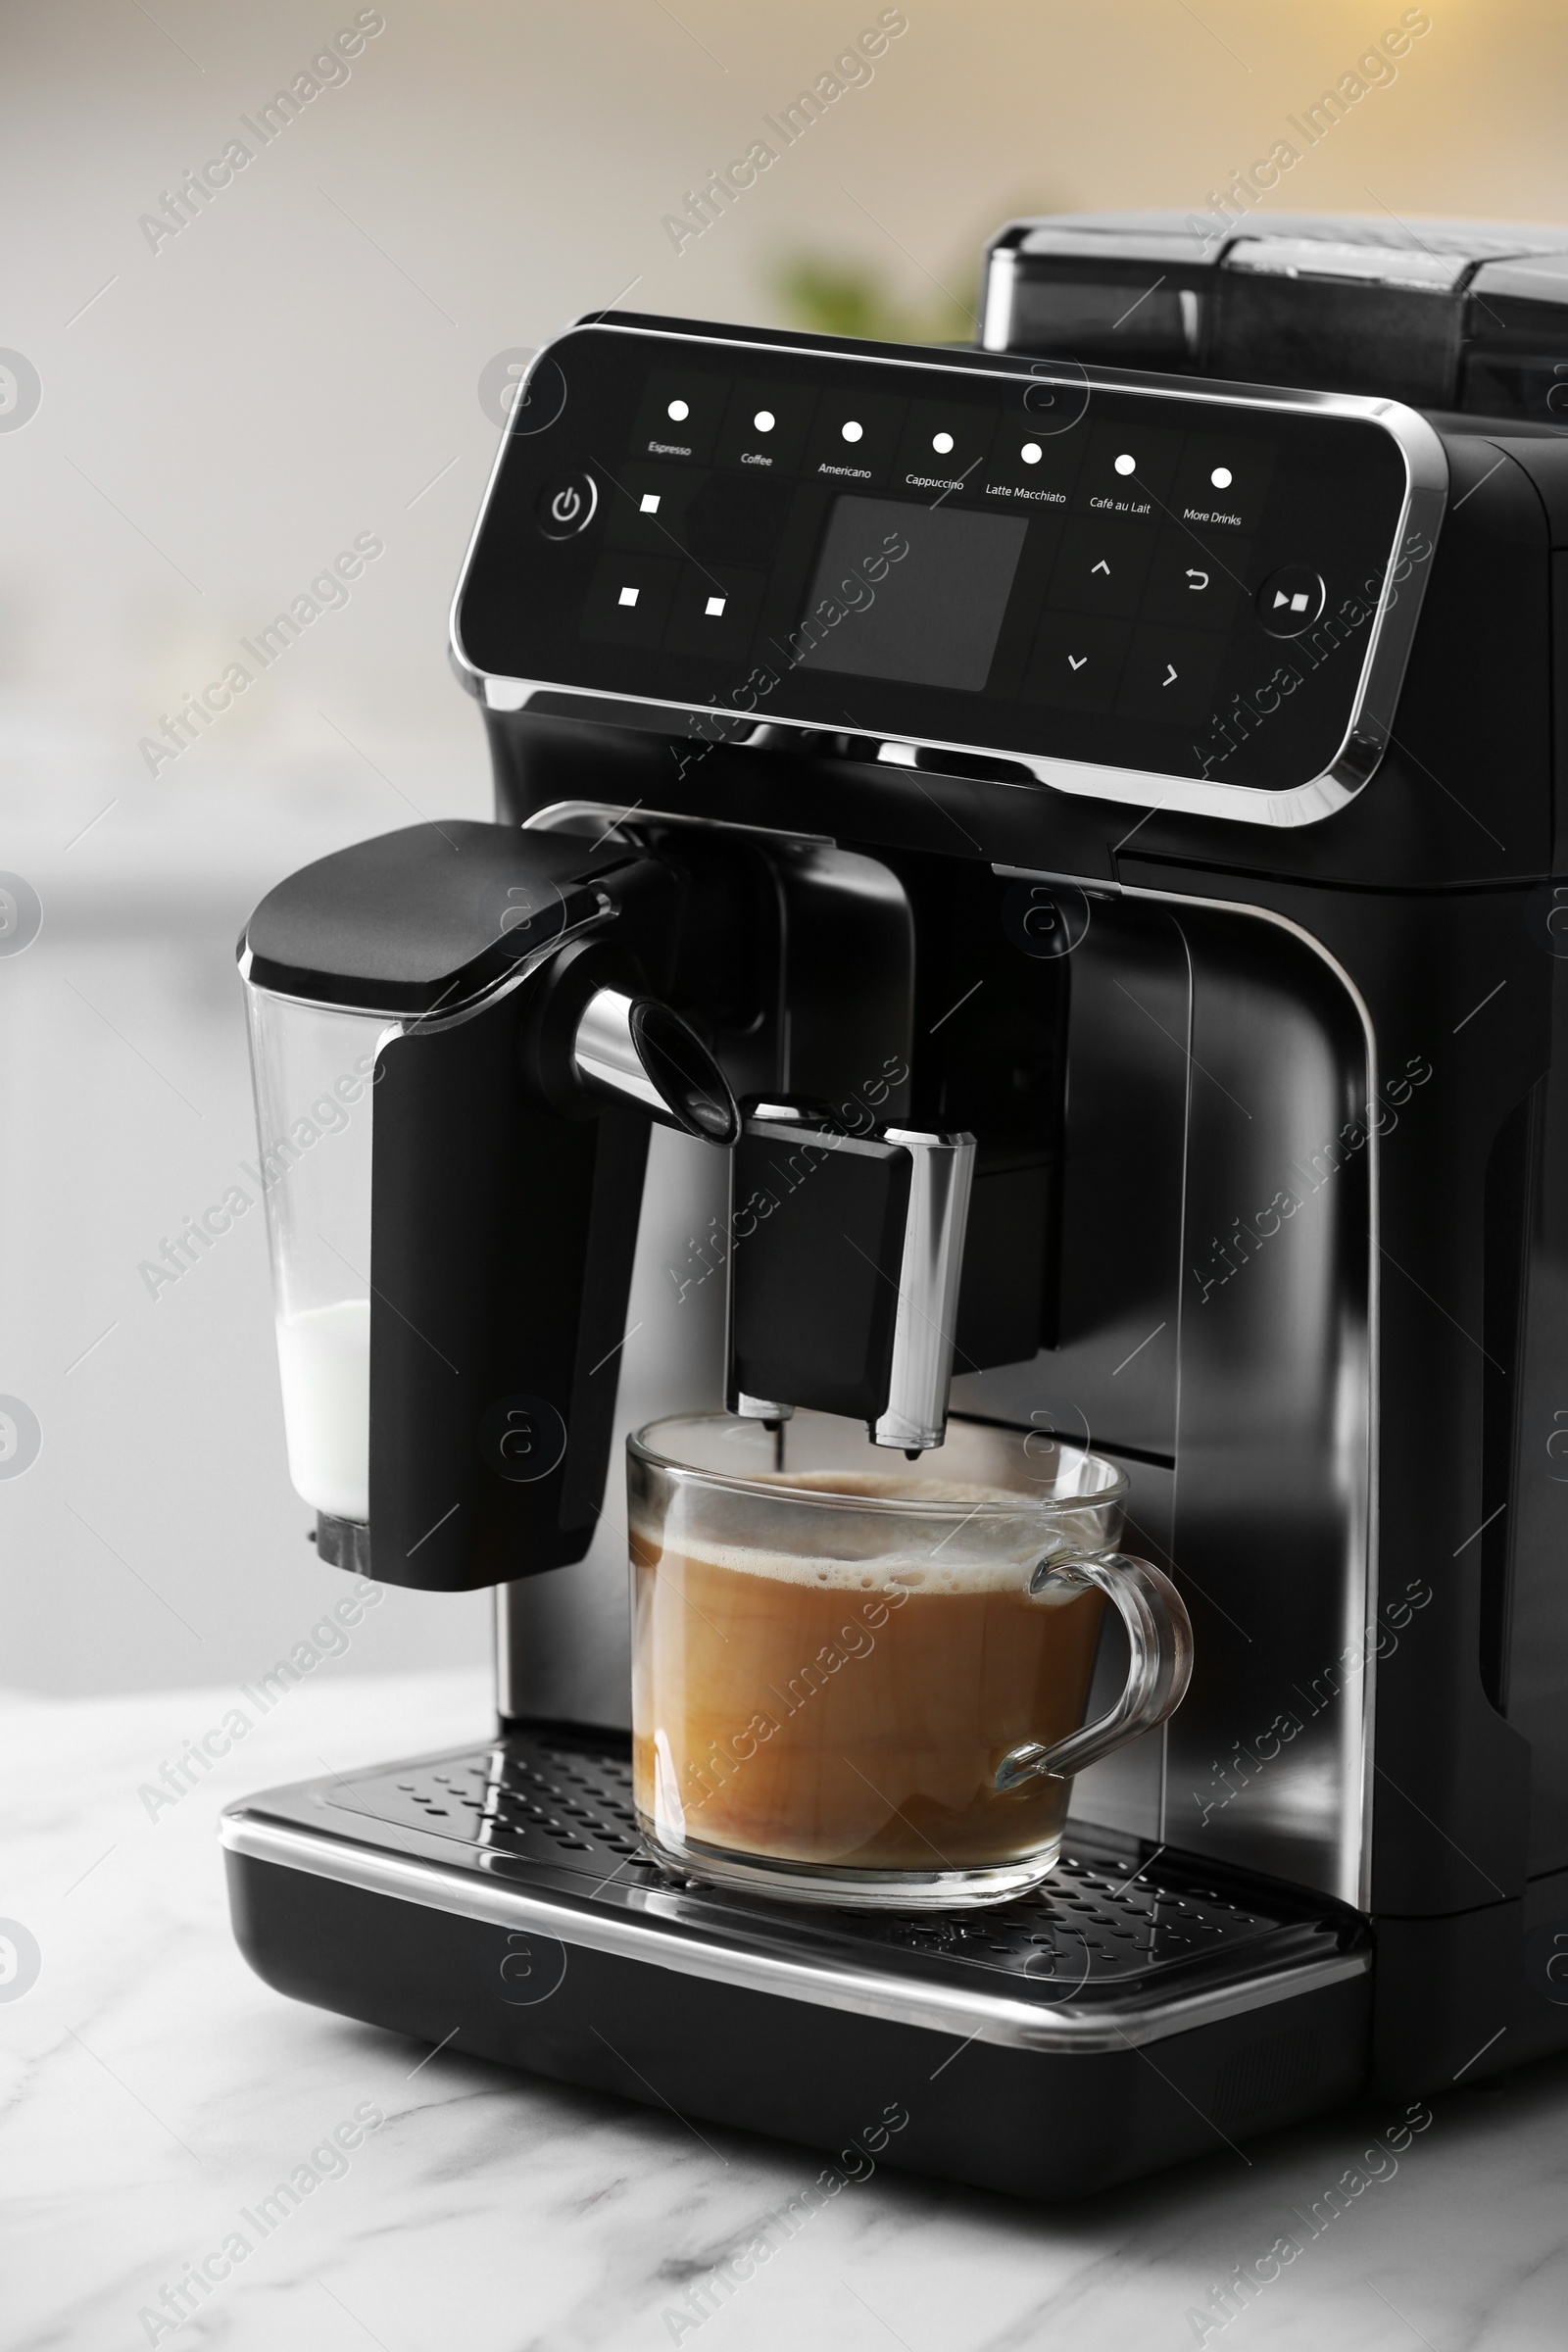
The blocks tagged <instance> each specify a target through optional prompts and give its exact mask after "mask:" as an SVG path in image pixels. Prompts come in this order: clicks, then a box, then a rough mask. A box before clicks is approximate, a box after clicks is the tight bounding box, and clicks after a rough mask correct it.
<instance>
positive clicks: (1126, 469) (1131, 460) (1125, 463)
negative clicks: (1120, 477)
mask: <svg viewBox="0 0 1568 2352" xmlns="http://www.w3.org/2000/svg"><path fill="white" fill-rule="evenodd" d="M1116 471H1117V472H1118V473H1136V472H1137V471H1138V460H1137V459H1136V458H1135V457H1131V456H1129V454H1128V452H1127V451H1126V450H1123V451H1122V453H1121V456H1120V457H1119V458H1118V459H1117V460H1116Z"/></svg>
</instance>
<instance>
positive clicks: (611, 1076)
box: [572, 988, 741, 1150]
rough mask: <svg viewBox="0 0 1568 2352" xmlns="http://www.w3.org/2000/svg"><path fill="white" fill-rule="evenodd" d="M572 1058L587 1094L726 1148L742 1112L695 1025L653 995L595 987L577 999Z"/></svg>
mask: <svg viewBox="0 0 1568 2352" xmlns="http://www.w3.org/2000/svg"><path fill="white" fill-rule="evenodd" d="M572 1060H573V1063H574V1066H575V1069H576V1074H577V1077H578V1078H579V1080H580V1081H581V1083H582V1084H583V1085H584V1086H585V1087H586V1088H587V1089H588V1090H589V1092H590V1093H591V1094H596V1095H605V1096H609V1097H610V1098H611V1099H612V1100H613V1101H616V1102H621V1103H635V1104H636V1106H637V1108H638V1109H639V1110H644V1111H646V1112H647V1113H648V1116H649V1117H650V1118H652V1119H657V1120H659V1122H660V1123H661V1125H662V1126H665V1127H676V1128H679V1129H680V1130H681V1132H682V1133H683V1134H685V1135H695V1136H697V1137H699V1138H700V1140H701V1141H702V1142H703V1143H705V1144H717V1145H718V1146H720V1148H721V1149H726V1150H727V1149H728V1148H729V1146H731V1145H732V1144H734V1143H735V1141H736V1139H737V1138H738V1137H739V1135H740V1131H741V1115H740V1112H739V1111H738V1110H737V1108H736V1106H735V1098H734V1096H733V1095H732V1094H731V1093H730V1091H729V1085H728V1082H727V1081H726V1079H725V1076H724V1073H723V1071H722V1070H721V1069H720V1068H719V1066H718V1064H717V1062H716V1061H715V1060H714V1059H713V1056H712V1055H711V1054H710V1053H709V1051H708V1048H707V1047H706V1046H705V1045H704V1044H703V1042H702V1039H701V1038H700V1037H699V1036H698V1035H697V1032H696V1031H695V1030H694V1029H693V1028H692V1027H691V1026H690V1025H689V1024H688V1023H687V1022H685V1021H683V1020H682V1019H681V1017H680V1015H679V1013H678V1012H671V1010H670V1009H669V1006H668V1005H662V1004H661V1003H660V1002H659V1000H658V998H657V997H644V996H628V995H627V994H626V993H625V992H624V991H623V990H620V989H617V988H600V989H596V990H595V992H594V994H593V995H592V996H591V997H590V998H589V1000H588V1002H587V1004H586V1005H584V1006H583V1010H582V1017H581V1018H580V1020H579V1021H578V1023H577V1030H576V1035H575V1037H574V1038H573V1040H572Z"/></svg>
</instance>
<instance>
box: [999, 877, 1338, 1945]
mask: <svg viewBox="0 0 1568 2352" xmlns="http://www.w3.org/2000/svg"><path fill="white" fill-rule="evenodd" d="M1008 870H1009V871H1010V870H1011V869H1008ZM1101 887H1103V885H1102V886H1101ZM1119 889H1120V895H1121V896H1122V897H1124V898H1128V899H1138V900H1142V901H1143V902H1145V903H1146V904H1149V905H1152V906H1156V907H1201V909H1202V910H1203V911H1204V912H1205V913H1214V912H1215V911H1219V912H1222V913H1223V912H1231V913H1235V914H1248V915H1251V916H1252V917H1253V919H1254V920H1255V921H1257V922H1262V923H1272V924H1273V925H1274V926H1275V927H1276V928H1277V929H1278V930H1281V931H1288V932H1289V933H1290V934H1291V936H1292V937H1293V938H1295V939H1299V941H1300V942H1301V944H1302V946H1303V947H1305V948H1308V949H1310V951H1311V952H1312V954H1313V955H1314V956H1317V958H1318V960H1319V961H1320V962H1321V963H1323V964H1325V965H1326V966H1327V968H1328V969H1329V971H1331V972H1332V973H1333V975H1334V977H1335V979H1336V980H1337V981H1338V982H1339V984H1340V986H1341V987H1342V988H1343V989H1344V991H1345V993H1346V995H1347V997H1348V999H1349V1001H1350V1004H1351V1005H1352V1006H1353V1007H1354V1009H1355V1014H1356V1018H1357V1019H1358V1020H1359V1021H1360V1024H1361V1033H1362V1036H1363V1038H1364V1039H1365V1041H1366V1073H1367V1100H1368V1103H1372V1102H1375V1101H1376V1099H1377V1095H1378V1091H1379V1079H1378V1040H1377V1031H1376V1030H1375V1029H1374V1027H1373V1025H1372V1011H1371V1007H1370V1006H1369V1005H1368V1004H1367V1001H1366V999H1365V998H1364V997H1363V996H1362V994H1361V991H1360V990H1359V988H1357V986H1356V984H1355V982H1354V981H1353V980H1352V979H1351V977H1350V975H1349V973H1348V971H1347V970H1346V968H1345V966H1344V964H1343V963H1341V961H1340V960H1339V957H1338V956H1335V955H1334V954H1333V953H1332V952H1331V951H1330V950H1329V949H1328V948H1326V947H1325V946H1324V945H1323V942H1322V941H1321V940H1320V939H1317V938H1314V936H1313V934H1312V933H1311V932H1310V931H1308V930H1305V929H1304V928H1303V927H1302V925H1301V924H1299V923H1297V922H1293V921H1292V919H1291V917H1290V916H1289V915H1286V914H1276V913H1275V912H1274V910H1273V909H1272V907H1254V906H1252V905H1251V904H1250V902H1245V901H1242V900H1234V899H1202V898H1197V897H1194V896H1190V895H1189V894H1187V893H1185V892H1180V891H1164V890H1147V889H1142V888H1140V887H1139V886H1138V885H1137V884H1135V883H1124V884H1121V885H1120V886H1119ZM1366 1151H1367V1201H1368V1215H1367V1300H1366V1316H1367V1328H1366V1341H1367V1382H1366V1388H1367V1394H1366V1398H1365V1419H1366V1452H1365V1459H1364V1470H1363V1474H1362V1475H1363V1485H1362V1507H1361V1509H1360V1511H1359V1512H1358V1514H1357V1516H1358V1518H1359V1520H1360V1524H1361V1527H1362V1530H1363V1537H1362V1552H1361V1558H1360V1561H1359V1563H1358V1564H1359V1567H1360V1570H1361V1587H1362V1607H1361V1622H1360V1625H1359V1626H1358V1627H1357V1628H1355V1629H1353V1630H1354V1631H1355V1633H1356V1635H1357V1637H1358V1639H1359V1640H1360V1642H1361V1643H1362V1645H1363V1649H1362V1654H1363V1657H1364V1659H1365V1664H1364V1667H1363V1668H1362V1671H1361V1691H1362V1701H1361V1713H1360V1722H1359V1742H1358V1745H1359V1753H1358V1755H1355V1756H1352V1757H1350V1758H1348V1759H1347V1761H1348V1773H1347V1779H1348V1780H1352V1779H1353V1781H1354V1783H1355V1785H1356V1787H1357V1789H1358V1803H1357V1807H1356V1820H1355V1825H1354V1827H1355V1835H1354V1838H1353V1839H1347V1840H1346V1841H1345V1842H1346V1843H1347V1844H1351V1845H1353V1847H1354V1852H1355V1865H1356V1866H1355V1869H1354V1872H1353V1875H1352V1874H1350V1873H1347V1875H1346V1882H1345V1884H1343V1885H1342V1886H1339V1887H1332V1888H1330V1889H1328V1891H1329V1892H1331V1893H1333V1894H1335V1895H1337V1896H1338V1897H1339V1899H1340V1900H1341V1901H1342V1902H1347V1903H1349V1904H1351V1905H1352V1906H1353V1907H1354V1908H1355V1909H1357V1910H1362V1911H1370V1909H1371V1908H1372V1837H1373V1820H1374V1809H1373V1794H1374V1788H1373V1777H1374V1763H1375V1748H1376V1732H1377V1677H1378V1653H1377V1646H1376V1642H1375V1640H1374V1636H1375V1633H1376V1627H1377V1613H1378V1539H1379V1534H1380V1519H1379V1513H1380V1495H1379V1453H1380V1446H1381V1412H1380V1399H1381V1396H1382V1362H1381V1338H1382V1300H1383V1282H1382V1272H1383V1261H1382V1245H1381V1242H1380V1240H1379V1234H1380V1230H1381V1224H1382V1157H1383V1146H1382V1138H1381V1136H1380V1135H1379V1133H1378V1131H1377V1129H1376V1128H1375V1127H1374V1126H1373V1125H1372V1124H1371V1121H1370V1118H1369V1119H1368V1122H1367V1142H1366ZM1356 1564H1357V1563H1353V1562H1352V1566H1354V1565H1356ZM1349 1720H1350V1718H1349V1711H1348V1710H1347V1723H1348V1722H1349Z"/></svg>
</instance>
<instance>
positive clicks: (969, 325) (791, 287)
mask: <svg viewBox="0 0 1568 2352" xmlns="http://www.w3.org/2000/svg"><path fill="white" fill-rule="evenodd" d="M768 281H769V287H770V291H771V293H772V295H773V299H774V301H775V302H776V303H777V304H778V306H779V309H780V310H781V311H782V313H783V315H784V323H785V324H787V325H789V326H800V327H806V328H808V329H809V331H810V332H811V333H813V334H818V335H855V336H858V337H859V338H861V339H862V340H864V341H866V342H870V343H968V342H972V341H973V339H974V336H975V332H976V329H975V322H974V316H973V314H974V311H975V310H976V308H977V307H978V302H979V280H978V274H977V272H976V271H975V270H973V269H972V268H970V269H969V270H967V271H966V274H965V276H964V277H963V278H962V279H960V280H959V285H958V290H957V291H956V292H954V293H948V292H947V291H946V290H945V289H943V288H940V287H934V288H933V290H932V292H931V294H930V295H928V296H927V297H925V298H924V299H923V300H919V301H915V302H908V301H906V300H905V298H904V297H903V296H902V295H901V294H900V293H899V291H898V289H897V287H896V286H895V285H894V283H893V281H892V279H891V277H890V276H889V275H888V274H887V272H886V271H884V270H879V269H878V268H876V266H875V265H874V264H872V263H870V262H858V261H846V260H843V259H842V258H840V257H838V256H835V255H832V254H826V253H818V252H813V251H809V250H806V251H802V252H799V253H795V254H787V255H785V256H784V257H783V258H782V259H781V260H779V261H777V262H775V263H774V264H773V266H772V268H771V270H769V272H768Z"/></svg>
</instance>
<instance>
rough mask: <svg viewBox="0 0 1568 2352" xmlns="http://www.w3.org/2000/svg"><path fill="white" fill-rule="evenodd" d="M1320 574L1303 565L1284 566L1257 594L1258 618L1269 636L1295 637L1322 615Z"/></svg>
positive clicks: (1322, 590)
mask: <svg viewBox="0 0 1568 2352" xmlns="http://www.w3.org/2000/svg"><path fill="white" fill-rule="evenodd" d="M1325 593H1326V592H1325V590H1324V586H1323V575H1322V573H1321V572H1317V571H1313V570H1312V569H1311V567H1310V565H1308V564H1282V565H1281V566H1280V568H1279V570H1278V571H1271V572H1270V573H1269V575H1268V578H1267V579H1266V580H1265V581H1264V582H1263V585H1262V587H1261V588H1260V589H1259V590H1258V592H1257V616H1258V618H1259V620H1261V622H1262V623H1263V626H1264V628H1265V629H1267V631H1268V633H1269V635H1270V636H1271V637H1299V635H1300V633H1301V631H1302V630H1303V629H1309V628H1310V627H1311V626H1312V623H1313V622H1314V621H1315V620H1317V619H1319V618H1320V617H1321V615H1322V612H1323V604H1324V597H1325Z"/></svg>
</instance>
